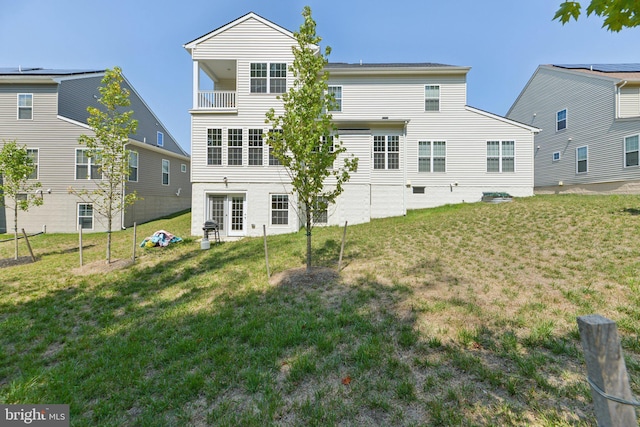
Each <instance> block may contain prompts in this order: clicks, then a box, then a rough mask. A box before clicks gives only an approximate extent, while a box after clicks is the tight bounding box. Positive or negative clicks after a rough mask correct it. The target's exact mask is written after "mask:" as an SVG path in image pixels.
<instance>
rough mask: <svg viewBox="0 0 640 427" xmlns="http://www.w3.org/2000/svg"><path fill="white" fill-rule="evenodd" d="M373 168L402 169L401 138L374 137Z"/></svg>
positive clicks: (389, 136) (392, 136)
mask: <svg viewBox="0 0 640 427" xmlns="http://www.w3.org/2000/svg"><path fill="white" fill-rule="evenodd" d="M373 168H374V169H400V137H399V136H398V135H374V136H373Z"/></svg>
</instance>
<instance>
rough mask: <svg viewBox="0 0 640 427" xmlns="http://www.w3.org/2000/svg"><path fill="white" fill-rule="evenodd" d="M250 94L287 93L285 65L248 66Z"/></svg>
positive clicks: (257, 63)
mask: <svg viewBox="0 0 640 427" xmlns="http://www.w3.org/2000/svg"><path fill="white" fill-rule="evenodd" d="M249 72H250V79H251V80H250V83H249V87H250V91H251V93H284V92H286V91H287V64H286V63H284V62H274V63H267V62H253V63H251V65H250V70H249Z"/></svg>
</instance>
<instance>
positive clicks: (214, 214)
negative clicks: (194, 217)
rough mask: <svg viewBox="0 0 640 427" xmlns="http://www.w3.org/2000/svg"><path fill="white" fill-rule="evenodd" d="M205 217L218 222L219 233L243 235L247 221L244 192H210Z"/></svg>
mask: <svg viewBox="0 0 640 427" xmlns="http://www.w3.org/2000/svg"><path fill="white" fill-rule="evenodd" d="M208 199H209V203H208V207H207V209H208V212H207V218H208V219H212V220H214V221H216V222H217V223H218V226H219V227H220V234H222V235H227V236H244V235H245V233H246V229H247V226H246V223H247V197H246V195H244V194H210V195H209V196H208Z"/></svg>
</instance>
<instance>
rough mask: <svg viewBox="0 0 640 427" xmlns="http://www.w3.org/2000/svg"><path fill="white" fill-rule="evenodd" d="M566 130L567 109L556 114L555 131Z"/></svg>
mask: <svg viewBox="0 0 640 427" xmlns="http://www.w3.org/2000/svg"><path fill="white" fill-rule="evenodd" d="M566 128H567V109H566V108H565V109H564V110H560V111H558V112H557V113H556V131H559V130H562V129H566Z"/></svg>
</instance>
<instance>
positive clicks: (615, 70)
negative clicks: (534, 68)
mask: <svg viewBox="0 0 640 427" xmlns="http://www.w3.org/2000/svg"><path fill="white" fill-rule="evenodd" d="M548 67H551V68H553V69H555V70H558V71H566V72H578V73H582V74H589V75H592V76H594V77H602V78H607V79H614V80H617V81H618V83H622V82H623V81H635V82H640V64H634V63H629V64H551V65H549V66H548Z"/></svg>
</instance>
